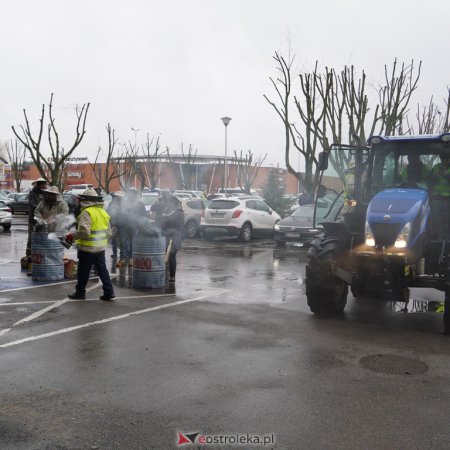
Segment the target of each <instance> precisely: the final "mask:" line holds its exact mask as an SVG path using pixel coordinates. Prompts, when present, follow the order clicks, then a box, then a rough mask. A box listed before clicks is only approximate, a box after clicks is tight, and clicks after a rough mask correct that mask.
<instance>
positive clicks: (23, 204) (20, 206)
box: [6, 193, 30, 214]
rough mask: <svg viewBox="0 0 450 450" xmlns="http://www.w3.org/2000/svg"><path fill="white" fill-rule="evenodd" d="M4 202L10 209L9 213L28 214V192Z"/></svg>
mask: <svg viewBox="0 0 450 450" xmlns="http://www.w3.org/2000/svg"><path fill="white" fill-rule="evenodd" d="M6 204H7V205H8V207H9V208H10V209H11V214H17V213H25V214H29V212H30V207H29V205H28V194H24V193H22V194H19V195H18V196H17V197H16V198H15V200H7V201H6Z"/></svg>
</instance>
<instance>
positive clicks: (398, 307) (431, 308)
mask: <svg viewBox="0 0 450 450" xmlns="http://www.w3.org/2000/svg"><path fill="white" fill-rule="evenodd" d="M391 308H392V311H394V312H399V313H428V312H434V313H443V312H444V302H436V301H432V300H431V301H427V300H414V299H410V300H409V302H408V303H406V302H391Z"/></svg>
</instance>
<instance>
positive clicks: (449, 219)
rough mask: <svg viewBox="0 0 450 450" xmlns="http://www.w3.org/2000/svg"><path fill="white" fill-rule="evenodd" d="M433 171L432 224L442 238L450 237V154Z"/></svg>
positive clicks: (442, 157) (435, 232)
mask: <svg viewBox="0 0 450 450" xmlns="http://www.w3.org/2000/svg"><path fill="white" fill-rule="evenodd" d="M440 158H441V162H440V163H439V164H436V165H435V166H434V167H433V169H432V171H431V189H430V190H431V225H432V229H433V232H434V234H435V235H437V237H438V238H441V239H444V238H446V239H448V238H449V237H450V154H445V155H440Z"/></svg>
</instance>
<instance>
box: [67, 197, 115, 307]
mask: <svg viewBox="0 0 450 450" xmlns="http://www.w3.org/2000/svg"><path fill="white" fill-rule="evenodd" d="M79 197H80V206H81V212H80V215H79V216H78V218H77V231H76V232H75V233H74V234H71V233H69V234H68V235H66V238H67V239H68V240H75V241H76V243H77V246H78V273H77V278H78V283H77V285H76V286H75V292H74V293H73V294H69V295H68V297H69V298H71V299H78V300H84V299H85V298H86V285H87V283H88V280H89V273H90V271H91V268H92V266H94V267H95V269H96V271H97V274H98V276H99V278H100V280H101V282H102V284H103V295H102V296H100V300H112V299H113V298H114V297H115V295H114V288H113V285H112V283H111V278H110V276H109V273H108V269H107V268H106V261H105V249H106V246H107V244H108V235H109V233H110V225H109V219H110V217H109V215H108V213H107V212H106V211H105V210H104V209H103V198H102V197H99V196H98V194H97V192H96V191H95V190H94V189H86V190H85V191H84V192H83V194H81V195H80V196H79Z"/></svg>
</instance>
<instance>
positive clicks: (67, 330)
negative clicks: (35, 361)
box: [0, 290, 228, 348]
mask: <svg viewBox="0 0 450 450" xmlns="http://www.w3.org/2000/svg"><path fill="white" fill-rule="evenodd" d="M225 292H228V290H223V291H219V292H217V291H216V292H215V293H214V295H220V294H224V293H225ZM210 296H211V294H205V295H201V296H199V297H195V298H190V299H187V300H180V301H178V302H172V303H166V304H164V305H159V306H153V307H151V308H145V309H140V310H138V311H133V312H131V313H127V314H121V315H120V316H113V317H108V318H107V319H102V320H96V321H95V322H87V323H83V324H81V325H76V326H73V327H68V328H63V329H61V330H56V331H52V332H50V333H44V334H38V335H36V336H30V337H27V338H24V339H18V340H17V341H12V342H8V343H6V344H2V345H0V348H6V347H12V346H14V345H19V344H23V343H25V342H31V341H38V340H40V339H45V338H48V337H51V336H56V335H58V334H63V333H70V332H71V331H75V330H79V329H81V328H87V327H92V326H94V325H100V324H103V323H108V322H113V321H115V320H122V319H127V318H128V317H131V316H137V315H139V314H145V313H148V312H152V311H158V310H160V309H165V308H170V307H171V306H178V305H183V304H185V303H191V302H195V301H198V300H202V299H204V298H207V297H210Z"/></svg>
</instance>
